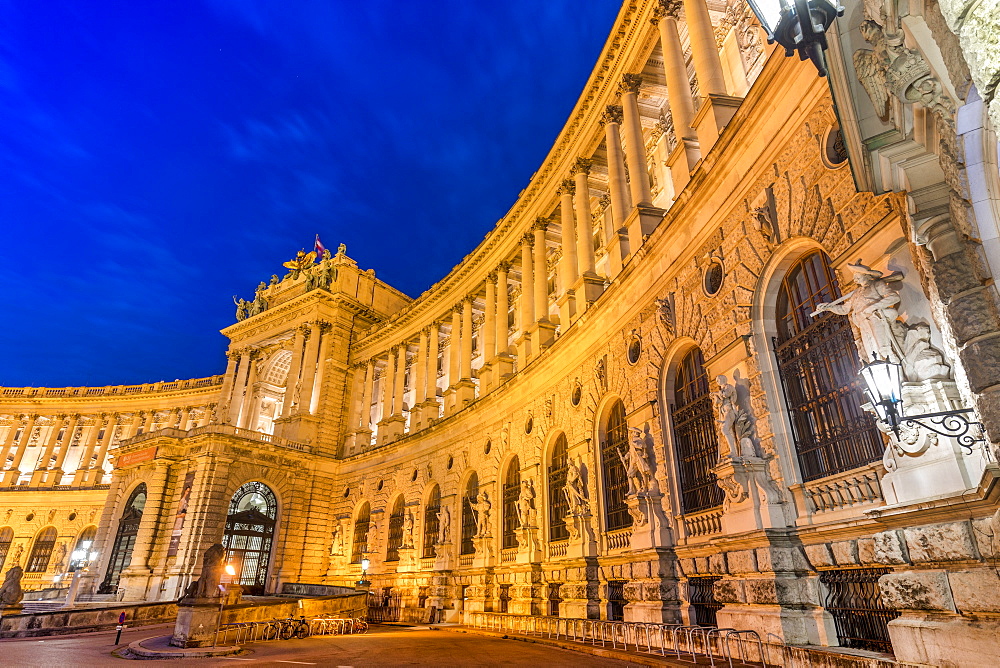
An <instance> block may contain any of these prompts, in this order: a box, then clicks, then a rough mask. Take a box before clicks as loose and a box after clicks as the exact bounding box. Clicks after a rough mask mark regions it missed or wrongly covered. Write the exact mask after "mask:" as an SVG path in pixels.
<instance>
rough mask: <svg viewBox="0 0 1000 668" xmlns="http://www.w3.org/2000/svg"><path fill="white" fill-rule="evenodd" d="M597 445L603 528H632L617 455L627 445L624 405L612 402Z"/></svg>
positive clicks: (624, 483) (625, 449)
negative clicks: (601, 489)
mask: <svg viewBox="0 0 1000 668" xmlns="http://www.w3.org/2000/svg"><path fill="white" fill-rule="evenodd" d="M604 434H605V437H604V443H602V444H601V474H602V476H603V482H604V525H605V529H606V530H607V531H615V530H617V529H627V528H628V527H630V526H632V516H631V515H629V514H628V506H627V505H625V492H626V491H628V480H627V479H626V478H625V465H624V464H622V460H621V455H620V453H623V452H626V451H627V449H628V447H629V445H628V423H627V422H626V421H625V404H623V403H622V402H621V400H618V401H616V402H615V403H614V404H613V405H612V406H611V410H610V411H609V412H608V421H607V423H606V425H605V430H604Z"/></svg>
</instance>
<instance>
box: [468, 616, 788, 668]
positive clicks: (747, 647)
mask: <svg viewBox="0 0 1000 668" xmlns="http://www.w3.org/2000/svg"><path fill="white" fill-rule="evenodd" d="M467 615H468V619H469V625H470V626H473V627H476V628H482V629H486V630H490V631H497V632H503V633H515V634H519V635H528V636H537V637H543V636H544V637H546V638H554V639H559V638H563V639H565V640H571V641H575V642H583V643H590V644H592V645H596V644H597V643H600V644H601V647H607V646H610V647H611V648H612V649H623V650H626V651H629V650H634V651H636V652H645V653H647V654H656V653H659V654H660V655H661V656H667V654H668V653H669V654H671V655H673V656H674V657H675V658H677V659H681V657H682V656H683V657H684V658H685V659H686V658H687V657H690V659H691V660H692V661H693V662H695V663H697V661H698V659H699V656H700V657H702V658H703V659H707V660H708V662H709V664H710V665H712V666H715V661H716V659H719V660H721V661H725V662H727V663H728V664H729V666H730V668H731V667H732V666H733V665H734V664H733V660H734V658H735V660H736V662H737V663H739V664H741V665H763V666H766V665H779V664H780V662H779V663H774V662H773V661H769V660H768V659H769V657H768V655H767V653H766V652H765V649H764V648H765V643H764V642H762V641H761V638H760V635H758V633H757V632H756V631H752V630H738V629H729V628H721V629H720V628H716V627H714V626H687V625H683V624H657V623H653V622H613V621H607V620H598V619H576V618H566V617H535V616H531V615H514V614H509V613H499V612H470V613H467ZM766 646H767V647H768V648H770V647H771V645H770V644H769V643H768V644H767V645H766ZM734 650H735V651H734Z"/></svg>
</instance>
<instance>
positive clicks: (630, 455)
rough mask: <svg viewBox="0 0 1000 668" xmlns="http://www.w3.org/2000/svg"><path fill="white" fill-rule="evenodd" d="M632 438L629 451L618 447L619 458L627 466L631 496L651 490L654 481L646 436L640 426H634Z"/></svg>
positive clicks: (626, 471) (629, 493)
mask: <svg viewBox="0 0 1000 668" xmlns="http://www.w3.org/2000/svg"><path fill="white" fill-rule="evenodd" d="M631 431H632V432H633V435H632V440H631V441H630V443H629V448H628V450H627V451H625V452H623V451H622V450H621V448H619V449H618V458H619V459H621V460H622V465H623V466H624V467H625V477H626V478H628V492H627V494H628V495H629V496H632V495H635V494H639V493H640V492H646V491H649V488H650V484H651V482H652V477H653V476H652V470H651V469H650V467H649V460H648V459H647V458H646V436H645V434H643V432H642V430H641V429H639V428H638V427H632V428H631Z"/></svg>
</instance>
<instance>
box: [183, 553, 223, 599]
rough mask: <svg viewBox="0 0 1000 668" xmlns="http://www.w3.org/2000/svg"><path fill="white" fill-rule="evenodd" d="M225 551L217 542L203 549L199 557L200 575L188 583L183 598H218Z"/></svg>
mask: <svg viewBox="0 0 1000 668" xmlns="http://www.w3.org/2000/svg"><path fill="white" fill-rule="evenodd" d="M225 555H226V551H225V549H224V548H223V547H222V545H220V544H219V543H215V544H214V545H212V547H210V548H208V549H207V550H205V555H204V556H203V557H202V559H201V577H199V578H198V579H197V580H195V581H194V582H192V583H191V584H190V585H188V588H187V591H185V592H184V598H186V599H192V598H219V596H220V595H221V592H220V591H219V583H220V582H222V572H223V568H224V565H223V563H222V562H223V560H224V559H225Z"/></svg>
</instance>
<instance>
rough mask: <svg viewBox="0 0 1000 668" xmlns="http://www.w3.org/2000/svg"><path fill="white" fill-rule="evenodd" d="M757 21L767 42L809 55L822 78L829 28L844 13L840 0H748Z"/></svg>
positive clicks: (788, 52)
mask: <svg viewBox="0 0 1000 668" xmlns="http://www.w3.org/2000/svg"><path fill="white" fill-rule="evenodd" d="M747 4H749V5H750V9H752V10H753V13H754V14H756V15H757V20H758V21H760V24H761V25H762V26H763V27H764V30H766V31H767V43H768V44H773V43H774V42H777V43H778V44H780V45H781V46H783V47H785V55H786V56H790V55H792V54H793V53H795V52H796V51H797V52H798V54H799V60H805V59H806V58H808V59H809V60H811V61H812V62H813V64H814V65H815V66H816V69H817V70H818V71H819V75H820V76H821V77H825V76H826V59H825V57H824V56H823V52H824V51H826V46H827V44H826V31H827V30H828V29H829V28H830V25H831V24H832V23H833V20H834V19H835V18H837V17H838V16H843V15H844V8H843V7H842V6H841V5H840V3H839V2H837V0H747Z"/></svg>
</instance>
